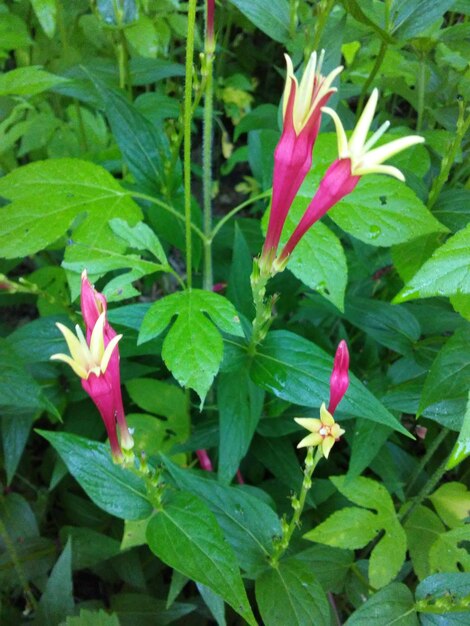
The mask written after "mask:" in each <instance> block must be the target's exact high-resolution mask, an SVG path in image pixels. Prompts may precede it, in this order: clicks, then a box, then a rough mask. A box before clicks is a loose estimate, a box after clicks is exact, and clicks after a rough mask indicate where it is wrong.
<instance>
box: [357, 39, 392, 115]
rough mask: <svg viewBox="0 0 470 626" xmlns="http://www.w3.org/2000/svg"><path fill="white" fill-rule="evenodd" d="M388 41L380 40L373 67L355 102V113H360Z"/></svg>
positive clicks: (383, 56)
mask: <svg viewBox="0 0 470 626" xmlns="http://www.w3.org/2000/svg"><path fill="white" fill-rule="evenodd" d="M387 48H388V43H387V42H386V41H382V43H381V45H380V50H379V53H378V54H377V58H376V59H375V63H374V67H373V68H372V70H371V72H370V74H369V76H368V77H367V80H366V82H365V83H364V86H363V87H362V91H361V95H360V96H359V102H358V104H357V114H358V115H360V114H361V112H362V109H363V108H364V100H365V98H366V95H367V92H368V90H369V87H370V86H371V84H372V82H373V80H374V78H375V77H376V76H377V73H378V71H379V69H380V67H381V65H382V63H383V60H384V58H385V53H386V52H387Z"/></svg>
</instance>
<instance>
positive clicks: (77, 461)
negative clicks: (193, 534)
mask: <svg viewBox="0 0 470 626" xmlns="http://www.w3.org/2000/svg"><path fill="white" fill-rule="evenodd" d="M37 432H38V433H39V434H40V435H42V436H43V437H44V438H45V439H47V441H49V442H50V443H51V444H52V446H53V447H54V448H55V449H56V450H57V452H58V453H59V455H60V457H61V459H62V460H63V461H64V463H65V464H66V465H67V468H68V470H69V472H70V473H71V474H72V476H73V477H74V478H75V480H77V482H78V483H79V484H80V486H81V487H82V488H83V489H84V491H85V492H86V493H87V494H88V496H89V497H90V498H91V500H93V502H94V503H95V504H96V505H97V506H99V507H100V508H102V509H103V510H105V511H107V512H108V513H110V514H111V515H115V516H116V517H120V518H122V519H130V520H137V519H143V518H146V517H148V516H149V515H150V513H151V512H152V506H151V505H150V503H149V501H148V500H147V497H146V490H145V483H144V481H143V480H142V479H141V478H140V477H138V476H136V475H135V474H134V473H132V472H131V471H130V470H127V469H124V468H123V467H121V466H120V465H116V464H115V463H113V461H112V458H111V450H110V448H109V446H108V445H107V444H103V443H98V442H96V441H90V440H88V439H84V438H83V437H77V435H71V434H69V433H63V432H52V431H45V430H38V431H37Z"/></svg>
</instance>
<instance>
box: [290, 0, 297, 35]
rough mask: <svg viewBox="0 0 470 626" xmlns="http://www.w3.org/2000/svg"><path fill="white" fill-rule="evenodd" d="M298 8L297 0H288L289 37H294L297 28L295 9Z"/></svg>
mask: <svg viewBox="0 0 470 626" xmlns="http://www.w3.org/2000/svg"><path fill="white" fill-rule="evenodd" d="M298 8H299V0H290V3H289V37H290V38H291V39H294V37H295V31H296V30H297V11H298Z"/></svg>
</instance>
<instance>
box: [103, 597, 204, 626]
mask: <svg viewBox="0 0 470 626" xmlns="http://www.w3.org/2000/svg"><path fill="white" fill-rule="evenodd" d="M197 608H198V607H197V606H196V605H195V604H190V603H186V602H185V603H182V602H175V603H174V604H173V605H172V606H171V608H170V609H167V608H166V603H165V600H160V599H158V598H155V597H152V596H150V595H145V594H143V593H123V592H122V591H120V592H119V593H117V594H116V595H114V596H113V597H112V598H111V609H112V610H113V611H115V612H116V613H117V614H118V617H119V623H120V625H121V626H134V624H138V625H139V626H157V624H158V626H166V625H167V624H174V623H175V622H178V621H179V622H180V623H184V622H185V621H186V620H185V619H184V618H185V616H186V615H188V614H189V613H192V612H193V611H195V610H196V609H197ZM189 621H191V618H189Z"/></svg>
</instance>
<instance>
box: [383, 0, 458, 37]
mask: <svg viewBox="0 0 470 626" xmlns="http://www.w3.org/2000/svg"><path fill="white" fill-rule="evenodd" d="M454 2H455V0H435V1H434V2H432V4H431V5H430V4H429V2H427V0H413V1H412V2H410V0H397V1H396V2H394V7H393V8H394V11H393V26H392V31H393V34H394V35H395V37H397V38H398V39H401V40H406V39H411V38H412V37H416V36H417V35H419V34H420V33H422V32H423V31H424V30H425V29H426V28H428V27H429V26H431V24H433V23H434V22H435V21H436V20H438V19H439V18H442V17H443V15H444V13H445V12H446V11H448V10H449V9H450V8H451V7H452V5H453V4H454Z"/></svg>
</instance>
